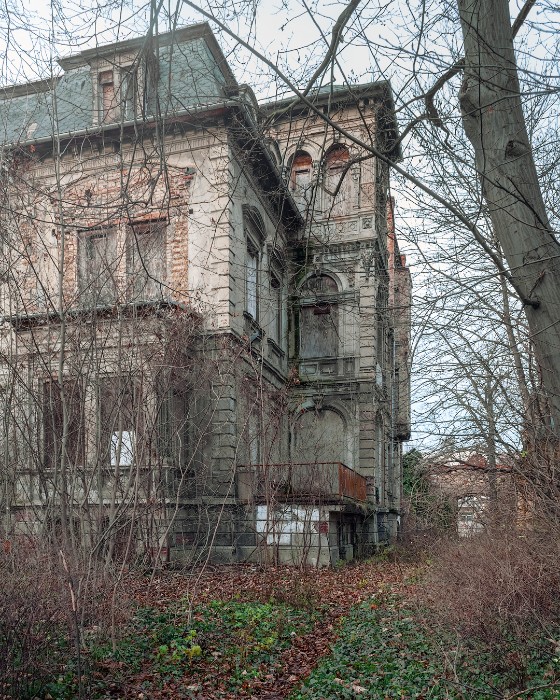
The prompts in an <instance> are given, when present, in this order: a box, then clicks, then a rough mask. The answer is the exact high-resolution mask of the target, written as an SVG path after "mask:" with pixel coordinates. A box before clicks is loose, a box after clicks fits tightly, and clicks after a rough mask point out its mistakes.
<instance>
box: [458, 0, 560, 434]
mask: <svg viewBox="0 0 560 700" xmlns="http://www.w3.org/2000/svg"><path fill="white" fill-rule="evenodd" d="M457 4H458V8H459V13H460V16H461V24H462V29H463V38H464V44H465V69H464V80H463V84H462V87H461V91H460V94H459V101H460V105H461V111H462V116H463V126H464V129H465V133H466V135H467V137H468V139H469V140H470V142H471V144H472V145H473V148H474V151H475V157H476V167H477V170H478V172H479V175H480V177H481V180H482V188H483V194H484V198H485V201H486V204H487V206H488V211H489V215H490V218H491V220H492V224H493V228H494V234H495V235H496V237H497V239H498V241H499V243H500V246H501V248H502V251H503V254H504V257H505V259H506V261H507V264H508V267H509V270H510V273H511V277H512V280H513V281H514V282H516V284H517V287H518V289H520V290H521V291H522V292H523V296H524V297H525V298H526V299H529V300H531V301H532V304H529V305H526V307H525V312H526V314H527V321H528V325H529V329H530V335H531V340H532V343H533V345H534V348H535V355H536V358H537V362H538V364H539V367H540V369H541V374H542V383H543V388H544V390H545V392H546V394H547V396H548V399H549V403H550V413H551V424H550V426H548V427H549V428H550V429H552V431H553V433H554V434H555V436H556V437H557V438H560V244H559V243H558V241H557V240H556V239H555V237H554V235H553V233H552V231H551V229H550V224H549V220H548V216H547V213H546V210H545V206H544V201H543V197H542V193H541V189H540V185H539V181H538V178H537V170H536V167H535V162H534V159H533V153H532V150H531V145H530V143H529V138H528V135H527V128H526V125H525V119H524V115H523V109H522V104H521V96H520V88H519V79H518V75H517V66H516V60H515V53H514V49H513V38H512V30H511V23H510V15H509V5H508V2H507V0H457Z"/></svg>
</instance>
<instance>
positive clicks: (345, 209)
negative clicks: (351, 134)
mask: <svg viewBox="0 0 560 700" xmlns="http://www.w3.org/2000/svg"><path fill="white" fill-rule="evenodd" d="M349 161H350V153H349V151H348V149H347V148H346V146H342V145H337V146H333V148H331V149H330V151H329V152H328V153H327V155H326V156H325V173H324V213H325V215H326V216H344V215H347V214H350V213H351V207H352V205H353V204H354V202H353V189H354V188H353V186H352V185H353V183H352V176H351V172H350V169H349V167H348V164H349Z"/></svg>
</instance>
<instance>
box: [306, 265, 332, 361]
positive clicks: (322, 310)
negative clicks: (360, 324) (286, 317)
mask: <svg viewBox="0 0 560 700" xmlns="http://www.w3.org/2000/svg"><path fill="white" fill-rule="evenodd" d="M337 292H338V286H337V284H336V282H335V280H334V279H333V278H332V277H329V276H328V275H314V276H313V277H310V278H309V279H308V280H307V281H306V283H305V284H304V285H303V286H302V288H301V306H300V329H299V336H300V357H301V358H302V359H309V358H324V357H336V356H337V355H338V353H339V346H340V343H339V333H338V303H337V301H336V297H335V296H334V295H335V294H336V293H337Z"/></svg>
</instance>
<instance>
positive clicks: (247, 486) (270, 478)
mask: <svg viewBox="0 0 560 700" xmlns="http://www.w3.org/2000/svg"><path fill="white" fill-rule="evenodd" d="M237 489H238V497H239V499H240V500H241V501H244V502H247V503H249V502H259V501H260V502H263V501H267V500H271V499H274V500H276V501H284V502H287V501H293V500H298V499H299V500H305V501H315V502H323V503H327V502H342V501H344V500H346V499H350V500H352V501H366V500H367V489H366V480H365V477H363V476H362V475H361V474H358V473H357V472H356V471H354V470H353V469H350V467H347V466H346V465H345V464H343V463H342V462H320V463H317V462H309V463H306V462H302V463H286V464H251V465H244V466H238V467H237Z"/></svg>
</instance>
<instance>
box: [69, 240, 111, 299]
mask: <svg viewBox="0 0 560 700" xmlns="http://www.w3.org/2000/svg"><path fill="white" fill-rule="evenodd" d="M78 258H79V259H78V293H79V295H80V301H81V302H82V304H83V303H88V304H92V305H93V306H105V305H109V304H114V303H115V300H116V295H117V294H116V293H117V285H116V272H117V267H118V260H117V232H116V230H115V229H113V228H105V229H93V230H90V231H82V232H81V233H80V237H79V241H78Z"/></svg>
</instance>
